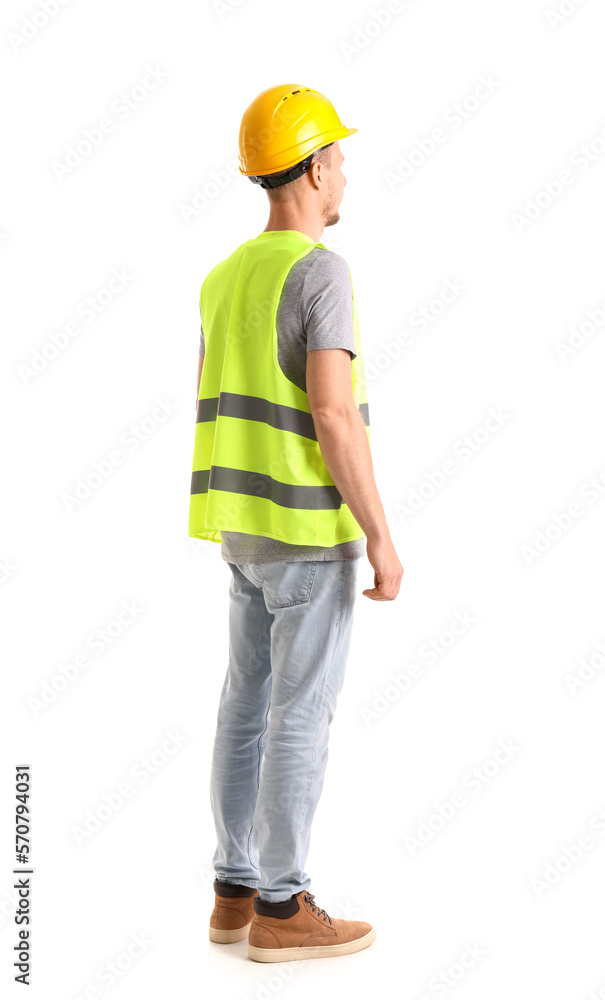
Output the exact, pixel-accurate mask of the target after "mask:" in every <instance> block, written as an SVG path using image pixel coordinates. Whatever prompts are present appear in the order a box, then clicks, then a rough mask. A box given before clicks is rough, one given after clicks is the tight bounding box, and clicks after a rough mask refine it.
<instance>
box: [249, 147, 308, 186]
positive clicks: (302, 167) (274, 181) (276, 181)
mask: <svg viewBox="0 0 605 1000" xmlns="http://www.w3.org/2000/svg"><path fill="white" fill-rule="evenodd" d="M315 152H317V150H315ZM315 152H313V153H311V155H310V156H307V158H306V159H305V160H301V161H300V163H297V164H296V166H294V167H292V169H291V170H288V172H287V173H286V174H280V176H279V177H271V175H269V176H265V177H251V178H250V180H251V181H252V183H253V184H260V186H261V187H262V188H276V187H281V186H282V184H289V183H290V181H295V180H296V178H297V177H302V175H303V174H305V173H306V172H307V170H308V169H309V167H310V166H311V161H312V159H313V157H314V156H315Z"/></svg>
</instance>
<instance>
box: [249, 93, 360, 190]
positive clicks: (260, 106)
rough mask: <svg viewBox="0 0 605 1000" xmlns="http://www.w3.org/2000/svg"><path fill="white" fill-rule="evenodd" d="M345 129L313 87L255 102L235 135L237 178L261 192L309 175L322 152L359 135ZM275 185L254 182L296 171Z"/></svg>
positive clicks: (268, 95) (262, 96) (264, 96)
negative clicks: (250, 182) (314, 156)
mask: <svg viewBox="0 0 605 1000" xmlns="http://www.w3.org/2000/svg"><path fill="white" fill-rule="evenodd" d="M357 131H358V129H356V128H347V126H346V125H343V124H342V122H341V120H340V118H339V117H338V115H337V114H336V111H335V110H334V106H333V105H332V103H331V102H330V101H329V100H328V98H327V97H324V95H323V94H320V93H319V91H318V90H312V89H311V87H301V86H300V84H297V83H284V84H281V85H279V86H277V87H269V89H268V90H263V91H262V93H260V94H259V95H258V97H255V99H254V100H253V101H252V104H250V105H249V106H248V107H247V108H246V110H245V112H244V117H243V118H242V123H241V125H240V130H239V161H240V168H239V169H240V173H242V174H244V176H246V177H250V178H251V180H253V181H254V182H255V183H261V187H265V186H267V187H279V186H280V185H281V184H287V183H288V181H291V180H295V179H296V177H299V176H300V175H301V174H303V173H304V172H305V170H308V169H309V165H310V161H311V156H312V154H313V153H316V152H317V150H318V149H321V148H322V147H323V146H329V145H330V143H332V142H336V140H337V139H344V138H346V136H348V135H353V133H354V132H357ZM295 166H296V170H293V171H291V174H292V176H290V174H287V175H285V176H283V177H280V178H279V179H278V178H276V179H275V183H274V184H272V183H271V182H269V183H267V184H265V183H263V182H260V181H259V180H257V178H260V177H264V176H265V175H266V174H275V173H279V171H281V170H287V169H288V167H295Z"/></svg>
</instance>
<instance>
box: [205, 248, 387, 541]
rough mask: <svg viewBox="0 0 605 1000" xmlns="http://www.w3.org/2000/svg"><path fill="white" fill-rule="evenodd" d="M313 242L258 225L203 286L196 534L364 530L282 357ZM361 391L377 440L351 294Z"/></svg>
mask: <svg viewBox="0 0 605 1000" xmlns="http://www.w3.org/2000/svg"><path fill="white" fill-rule="evenodd" d="M313 247H322V248H323V249H326V250H327V249H328V248H327V247H324V244H323V243H321V242H314V241H313V240H312V239H311V238H310V237H309V236H306V235H305V234H304V233H300V232H297V231H294V230H282V231H269V232H262V233H260V235H259V236H257V237H256V238H255V239H252V240H248V241H247V242H246V243H243V244H242V245H241V246H240V247H238V248H237V250H235V251H234V252H233V253H232V254H231V255H230V256H229V257H227V258H226V260H223V261H221V262H220V264H217V266H216V267H215V268H213V270H212V271H210V273H209V274H208V276H207V277H206V279H205V281H204V283H203V285H202V289H201V293H200V312H201V317H202V329H203V331H204V341H205V346H206V354H205V357H204V364H203V368H202V377H201V381H200V391H199V399H198V409H197V422H196V427H195V445H194V453H193V474H192V477H191V496H190V502H189V536H190V537H192V538H203V539H207V540H209V541H212V542H221V541H222V536H221V531H241V532H244V533H246V534H253V535H265V536H267V537H268V538H277V539H279V540H280V541H282V542H289V543H291V544H294V545H319V546H332V545H338V544H340V543H341V542H348V541H352V540H353V539H355V538H364V537H365V536H364V533H363V531H362V530H361V528H360V526H359V524H358V523H357V521H356V520H355V518H354V517H353V515H352V513H351V511H350V510H349V508H348V506H347V504H346V503H345V502H344V500H343V499H342V496H341V495H340V493H339V492H338V490H337V488H336V486H335V485H334V482H333V480H332V478H331V476H330V474H329V472H328V470H327V468H326V465H325V462H324V460H323V457H322V454H321V450H320V447H319V444H318V441H317V436H316V433H315V428H314V423H313V418H312V416H311V408H310V406H309V397H308V396H307V393H306V392H304V391H303V390H302V389H299V388H298V386H296V385H295V384H294V383H293V382H291V381H290V380H289V379H288V378H286V376H285V375H284V373H283V371H282V369H281V368H280V366H279V362H278V353H277V329H276V317H277V308H278V305H279V300H280V295H281V291H282V288H283V285H284V282H285V280H286V277H287V275H288V272H289V271H290V269H291V267H292V266H293V265H294V264H295V263H296V261H298V260H300V259H301V257H304V256H305V255H306V254H308V253H309V251H310V250H312V249H313ZM353 316H354V329H355V353H356V355H357V357H355V358H353V359H352V361H351V373H352V386H353V397H354V399H355V402H356V404H357V406H358V408H359V413H360V419H361V420H362V421H363V423H364V425H365V427H366V431H367V435H368V443H370V426H369V425H370V419H369V411H368V401H367V395H366V380H365V371H364V364H363V354H362V347H361V338H360V333H359V318H358V314H357V306H356V303H355V296H354V295H353Z"/></svg>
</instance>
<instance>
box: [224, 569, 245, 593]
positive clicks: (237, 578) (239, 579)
mask: <svg viewBox="0 0 605 1000" xmlns="http://www.w3.org/2000/svg"><path fill="white" fill-rule="evenodd" d="M227 565H228V566H229V568H230V569H231V572H232V573H233V579H232V580H231V590H232V591H233V593H234V594H237V592H238V590H239V589H240V587H241V586H242V584H243V582H244V580H245V579H246V577H245V576H244V574H243V573H242V571H241V570H240V569H239V568H238V567H237V566H236V565H235V563H227Z"/></svg>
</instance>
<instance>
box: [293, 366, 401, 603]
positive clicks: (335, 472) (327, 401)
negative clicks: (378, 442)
mask: <svg viewBox="0 0 605 1000" xmlns="http://www.w3.org/2000/svg"><path fill="white" fill-rule="evenodd" d="M307 395H308V397H309V406H310V408H311V416H312V417H313V423H314V425H315V432H316V434H317V440H318V443H319V447H320V449H321V454H322V457H323V459H324V462H325V463H326V468H327V470H328V472H329V473H330V476H331V477H332V480H333V482H334V485H335V486H336V489H337V490H338V492H339V493H340V495H341V496H342V498H343V500H344V501H345V503H346V504H347V505H348V507H349V510H350V511H351V513H352V514H353V517H354V518H355V520H356V521H357V523H358V524H359V525H360V527H361V529H362V531H363V532H364V534H365V535H366V538H367V546H366V551H367V556H368V559H369V561H370V563H371V565H372V567H373V568H374V589H373V590H364V591H363V593H364V594H365V596H366V597H370V598H372V600H378V601H392V600H394V598H395V597H396V596H397V594H398V593H399V587H400V584H401V577H402V575H403V566H402V565H401V563H400V562H399V559H398V557H397V553H396V552H395V548H394V545H393V541H392V539H391V535H390V532H389V528H388V525H387V519H386V515H385V512H384V508H383V506H382V503H381V502H380V497H379V495H378V489H377V488H376V483H375V480H374V467H373V464H372V456H371V452H370V444H369V441H368V436H367V431H366V428H365V424H364V422H363V419H362V417H361V414H360V412H359V410H358V408H357V405H356V403H355V399H354V398H353V383H352V377H351V355H350V352H349V351H347V350H345V349H343V348H340V347H336V348H326V349H323V350H310V351H307Z"/></svg>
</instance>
